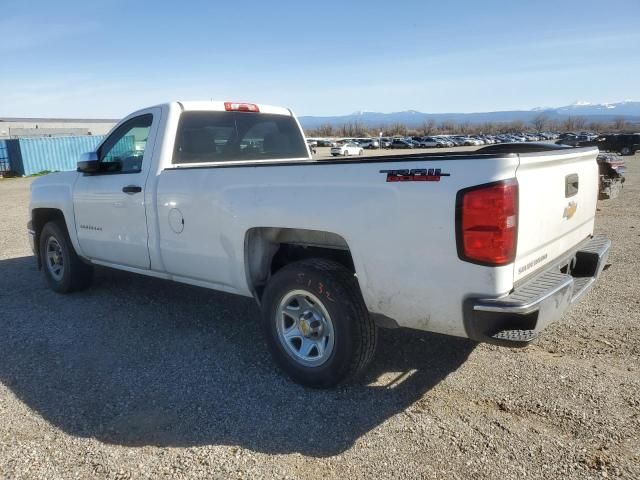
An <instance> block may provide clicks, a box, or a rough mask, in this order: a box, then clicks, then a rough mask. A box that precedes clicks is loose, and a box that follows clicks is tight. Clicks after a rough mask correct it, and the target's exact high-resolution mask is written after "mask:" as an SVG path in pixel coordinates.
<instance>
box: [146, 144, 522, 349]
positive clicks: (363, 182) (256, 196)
mask: <svg viewBox="0 0 640 480" xmlns="http://www.w3.org/2000/svg"><path fill="white" fill-rule="evenodd" d="M517 163H518V160H517V157H516V156H507V157H503V158H494V157H493V158H492V157H483V156H480V155H479V156H478V158H468V156H466V158H460V159H446V160H445V159H442V160H438V159H437V158H430V159H429V160H428V161H427V160H411V161H395V162H394V161H385V162H382V161H381V162H375V163H358V162H331V161H329V162H322V161H317V162H307V163H305V164H296V165H263V166H238V167H236V166H234V167H220V168H216V167H214V168H191V169H186V168H179V169H169V170H164V171H163V172H162V173H161V175H160V176H159V179H158V187H157V210H158V228H159V247H160V252H161V254H162V262H163V264H164V267H165V268H166V270H167V272H169V273H170V274H174V275H184V276H187V277H188V278H190V279H193V280H198V281H207V282H211V283H212V284H214V285H216V286H218V287H219V288H221V289H223V290H226V291H231V292H234V293H239V294H242V295H251V287H250V286H249V285H248V284H247V275H246V272H245V252H244V248H245V236H246V233H247V231H248V230H249V229H251V228H254V227H284V228H301V229H311V230H320V231H326V232H331V233H335V234H337V235H340V236H342V237H343V238H344V239H345V240H346V242H347V244H348V245H349V248H350V250H351V254H352V257H353V260H354V263H355V268H356V274H357V277H358V281H359V283H360V287H361V290H362V294H363V296H364V300H365V302H366V304H367V307H368V309H369V310H370V311H371V312H374V313H379V314H382V315H386V316H388V317H390V318H393V319H395V320H396V321H397V322H398V323H399V324H400V325H402V326H407V327H413V328H419V329H423V330H430V331H436V332H441V333H447V334H452V335H459V336H464V328H463V325H462V301H463V300H464V298H465V296H466V295H468V294H478V295H500V294H504V293H507V292H508V291H509V290H510V289H511V287H512V280H513V266H507V267H500V268H488V267H483V266H478V265H473V264H470V263H466V262H462V261H461V260H459V259H458V256H457V251H456V241H455V201H456V193H457V191H458V190H460V189H462V188H465V187H469V186H471V185H477V184H482V183H487V182H491V181H496V180H501V179H505V178H511V177H513V176H514V175H515V170H516V167H517ZM404 168H407V169H412V168H440V169H442V172H443V173H448V174H449V176H443V177H442V178H441V179H440V181H438V182H386V175H385V174H383V173H380V170H385V169H404ZM172 209H179V210H180V212H181V213H182V215H183V216H184V220H185V224H184V230H183V232H182V233H180V234H176V233H174V231H173V230H172V229H171V228H170V226H169V212H170V211H171V210H172Z"/></svg>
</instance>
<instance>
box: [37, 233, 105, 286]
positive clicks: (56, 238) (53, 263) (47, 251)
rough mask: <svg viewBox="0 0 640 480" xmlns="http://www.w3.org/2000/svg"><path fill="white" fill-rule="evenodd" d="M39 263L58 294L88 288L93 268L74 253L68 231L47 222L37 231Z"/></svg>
mask: <svg viewBox="0 0 640 480" xmlns="http://www.w3.org/2000/svg"><path fill="white" fill-rule="evenodd" d="M39 247H40V260H41V261H42V267H43V270H44V275H45V278H46V279H47V283H48V284H49V286H50V287H51V289H52V290H54V291H56V292H58V293H70V292H74V291H77V290H82V289H84V288H87V287H89V286H91V282H92V280H93V268H92V267H91V266H90V265H87V264H86V263H84V262H83V261H82V260H81V259H80V257H78V255H77V254H76V252H75V250H74V249H73V245H72V244H71V240H70V239H69V234H68V233H67V229H66V228H65V227H64V226H62V225H60V224H59V223H58V222H55V221H52V222H48V223H47V224H46V225H45V226H44V227H43V228H42V231H41V232H40V246H39Z"/></svg>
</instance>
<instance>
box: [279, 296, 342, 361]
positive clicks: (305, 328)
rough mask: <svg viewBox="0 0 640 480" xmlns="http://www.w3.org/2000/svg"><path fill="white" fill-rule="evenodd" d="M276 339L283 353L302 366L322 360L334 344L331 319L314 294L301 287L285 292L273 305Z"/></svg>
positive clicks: (327, 355)
mask: <svg viewBox="0 0 640 480" xmlns="http://www.w3.org/2000/svg"><path fill="white" fill-rule="evenodd" d="M276 328H277V331H278V339H279V340H280V343H281V344H282V346H283V347H284V349H285V351H286V352H287V354H288V355H289V356H290V357H291V358H292V359H293V360H295V361H296V362H297V363H299V364H301V365H303V366H306V367H318V366H320V365H322V364H324V363H325V362H326V361H327V360H328V359H329V357H330V356H331V354H332V353H333V348H334V344H335V334H334V329H333V322H332V320H331V317H330V316H329V313H328V312H327V309H326V308H325V307H324V305H323V304H322V302H321V301H320V299H319V298H318V297H316V296H315V295H313V294H312V293H310V292H307V291H305V290H292V291H290V292H288V293H287V294H286V295H285V296H284V297H282V300H280V303H279V305H278V308H277V309H276Z"/></svg>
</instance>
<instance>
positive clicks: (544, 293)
mask: <svg viewBox="0 0 640 480" xmlns="http://www.w3.org/2000/svg"><path fill="white" fill-rule="evenodd" d="M610 247H611V241H609V240H608V239H607V238H606V237H605V236H594V237H592V238H591V239H590V240H588V241H587V242H586V243H584V244H582V245H580V246H579V248H578V250H577V251H576V252H575V255H571V258H572V259H573V261H572V262H570V263H571V264H572V265H573V268H571V269H570V272H568V271H567V269H565V271H564V272H563V270H562V269H561V267H563V266H564V265H563V264H564V263H565V262H561V263H560V264H558V263H554V264H552V266H551V267H549V268H547V269H546V270H545V271H544V272H542V273H540V274H539V275H536V276H535V277H534V278H532V279H530V280H528V281H527V282H526V283H524V284H522V285H519V286H518V287H516V288H515V289H514V290H513V291H512V292H511V293H510V294H509V295H506V296H504V297H500V298H470V299H467V300H466V301H465V304H464V325H465V330H466V333H467V336H468V337H469V338H471V339H473V340H477V341H480V342H486V343H492V344H496V345H503V346H510V347H517V346H526V345H527V344H528V343H529V342H530V341H531V340H533V339H535V338H536V337H537V336H538V335H539V333H540V332H541V331H542V330H544V328H546V327H547V326H548V325H549V324H551V323H553V322H555V321H556V320H558V319H560V317H562V315H563V314H564V312H565V311H566V310H567V309H568V308H569V307H570V306H571V305H572V304H573V303H576V302H577V301H578V300H579V299H580V298H581V297H582V296H583V295H584V294H585V293H586V292H587V291H588V290H589V289H590V288H591V287H592V286H593V285H594V283H595V281H596V280H597V279H598V277H599V276H600V273H601V272H602V270H603V268H604V266H605V263H606V261H607V257H608V255H609V249H610ZM565 265H566V264H565Z"/></svg>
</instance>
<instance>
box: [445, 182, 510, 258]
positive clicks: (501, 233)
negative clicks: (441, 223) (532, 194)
mask: <svg viewBox="0 0 640 480" xmlns="http://www.w3.org/2000/svg"><path fill="white" fill-rule="evenodd" d="M517 235H518V182H517V181H516V179H515V178H513V179H509V180H503V181H500V182H495V183H488V184H486V185H478V186H476V187H471V188H466V189H464V190H460V191H459V192H458V195H457V199H456V241H457V247H458V256H459V257H460V258H461V259H462V260H465V261H468V262H472V263H477V264H480V265H488V266H498V265H507V264H509V263H512V262H513V261H514V260H515V256H516V243H517Z"/></svg>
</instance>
